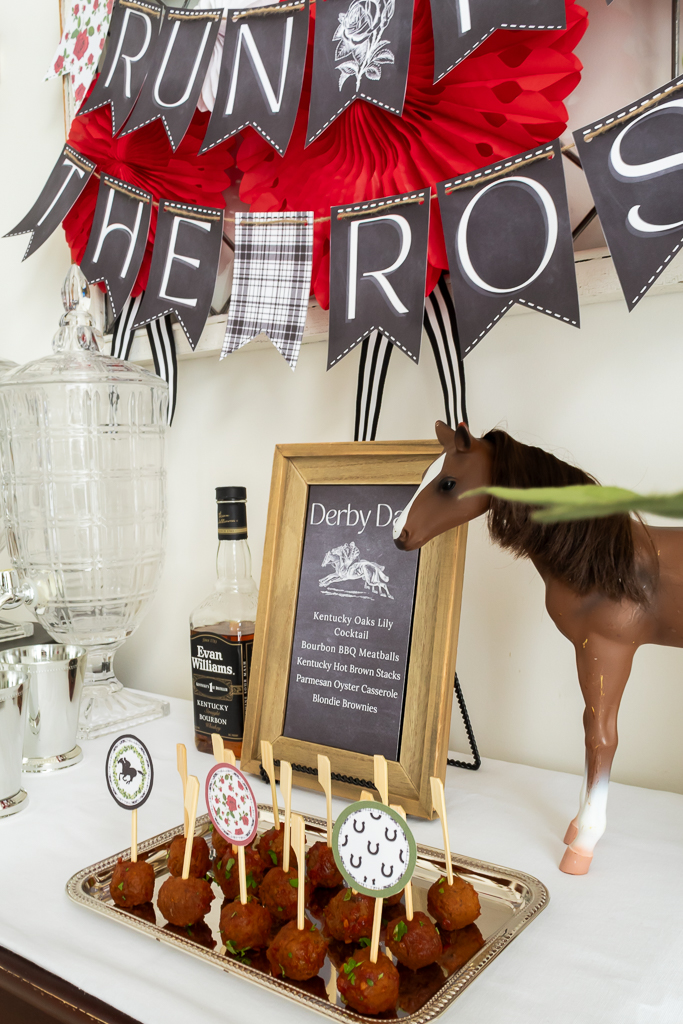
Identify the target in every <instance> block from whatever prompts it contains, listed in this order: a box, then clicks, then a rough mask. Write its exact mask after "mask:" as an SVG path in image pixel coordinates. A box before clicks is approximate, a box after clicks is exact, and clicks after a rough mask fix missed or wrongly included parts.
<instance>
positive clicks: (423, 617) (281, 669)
mask: <svg viewBox="0 0 683 1024" xmlns="http://www.w3.org/2000/svg"><path fill="white" fill-rule="evenodd" d="M441 452H442V448H441V445H440V444H439V443H438V442H436V441H397V442H384V441H373V442H362V443H357V442H340V443H333V444H286V445H278V446H277V447H276V449H275V457H274V462H273V475H272V481H271V489H270V502H269V507H268V521H267V525H266V540H265V547H264V552H263V568H262V573H261V586H260V594H259V606H258V615H257V621H256V632H255V637H254V656H253V661H252V666H251V673H250V677H249V700H248V705H247V716H246V722H245V730H244V742H243V747H242V762H241V763H242V769H243V770H245V771H247V772H250V773H252V774H255V775H258V774H259V772H260V768H261V758H260V749H261V747H260V741H261V740H263V739H265V740H269V741H270V742H271V743H272V744H273V750H274V757H275V759H276V761H277V760H279V759H284V760H286V761H290V762H291V763H292V766H293V778H294V782H295V784H296V785H299V786H303V787H305V788H307V789H317V788H318V782H317V779H316V775H317V755H318V754H327V755H328V757H329V758H330V762H331V766H332V772H333V776H334V775H335V774H336V775H341V776H344V778H345V779H346V780H348V781H339V780H334V778H333V784H332V788H333V792H334V793H335V795H337V796H339V797H342V798H344V799H346V800H357V799H358V798H359V796H360V791H361V789H362V788H363V785H362V783H364V782H370V780H372V778H373V760H372V757H371V756H369V755H366V754H359V753H356V752H354V751H351V750H342V749H339V748H336V747H329V746H326V745H323V744H317V743H311V742H304V741H301V740H297V739H292V738H290V737H288V736H284V735H283V726H284V718H285V709H286V704H287V688H288V681H289V671H290V662H291V657H292V646H293V638H294V627H295V620H296V611H297V597H298V590H299V576H300V568H301V561H302V556H303V545H304V535H305V528H306V518H307V508H308V491H309V487H310V486H311V485H313V484H414V485H415V486H417V485H418V484H419V483H420V480H421V479H422V476H423V474H424V472H425V470H426V468H427V467H428V466H429V464H430V463H431V462H433V461H434V459H436V458H437V457H438V456H439V455H440V454H441ZM466 540H467V526H466V525H465V526H461V527H458V528H457V529H455V530H450V531H449V532H448V533H445V534H442V535H441V536H440V537H437V538H435V539H434V540H432V541H430V542H429V543H428V544H426V545H425V547H424V548H423V549H422V551H421V553H420V561H419V567H418V573H417V584H416V591H415V603H414V610H413V628H412V635H411V642H410V655H409V663H408V676H407V680H406V692H405V704H404V714H403V728H402V734H401V745H400V754H399V759H398V761H389V762H388V767H389V791H390V795H391V800H392V802H395V803H400V804H401V805H402V806H403V807H404V808H405V810H406V811H407V812H408V813H409V814H415V815H418V816H419V817H423V818H432V817H433V815H434V810H433V807H432V797H431V790H430V784H429V779H430V777H431V776H432V775H436V776H438V777H439V778H441V779H442V780H443V779H444V777H445V771H446V760H447V753H448V738H449V732H450V722H451V705H452V701H453V679H454V673H455V659H456V653H457V645H458V627H459V621H460V604H461V597H462V581H463V574H464V567H465V546H466ZM294 765H297V766H300V767H303V768H307V769H309V770H311V771H310V773H307V772H304V771H298V770H297V769H296V768H294ZM352 780H357V781H358V783H359V784H358V785H357V784H356V782H355V781H352Z"/></svg>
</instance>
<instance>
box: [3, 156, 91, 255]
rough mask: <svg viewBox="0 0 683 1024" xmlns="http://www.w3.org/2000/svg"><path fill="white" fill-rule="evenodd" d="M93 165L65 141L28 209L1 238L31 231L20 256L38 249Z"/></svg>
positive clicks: (72, 202)
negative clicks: (55, 161) (38, 193)
mask: <svg viewBox="0 0 683 1024" xmlns="http://www.w3.org/2000/svg"><path fill="white" fill-rule="evenodd" d="M95 167H96V164H94V163H92V162H91V161H90V160H86V158H85V157H84V156H81V154H80V153H79V152H77V150H75V149H73V148H72V147H71V146H69V145H66V146H64V149H63V150H62V152H61V153H60V155H59V159H58V160H57V163H56V164H55V165H54V167H53V168H52V170H51V171H50V177H49V178H48V179H47V181H46V182H45V185H44V186H43V190H42V192H41V193H40V195H39V196H38V198H37V199H36V201H35V203H34V204H33V206H32V207H31V209H30V210H29V212H28V213H27V214H26V216H25V217H24V218H23V220H20V221H19V223H18V224H17V226H16V227H15V228H12V230H11V231H8V232H7V234H6V235H4V237H5V238H12V236H13V235H25V234H27V233H28V232H29V231H30V232H31V237H30V238H29V240H28V246H27V247H26V252H25V253H24V255H23V257H22V258H23V259H26V258H27V257H28V256H30V255H31V253H34V252H35V251H36V249H39V248H40V246H41V245H42V244H43V242H45V241H47V239H48V238H49V237H50V235H51V234H52V232H53V231H54V230H55V228H56V227H57V225H58V224H61V222H62V221H63V220H64V218H65V217H66V215H67V213H68V212H69V210H70V209H71V207H72V206H73V205H74V203H75V202H76V200H77V199H78V197H79V196H80V194H81V192H82V191H83V189H84V188H85V186H86V185H87V184H88V181H89V180H90V175H91V174H92V173H93V171H94V170H95Z"/></svg>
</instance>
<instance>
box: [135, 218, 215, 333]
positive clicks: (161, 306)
mask: <svg viewBox="0 0 683 1024" xmlns="http://www.w3.org/2000/svg"><path fill="white" fill-rule="evenodd" d="M222 239H223V211H222V210H213V209H210V208H207V207H204V206H192V205H190V204H188V203H174V202H173V201H172V200H170V199H162V200H161V201H160V202H159V216H158V217H157V226H156V234H155V236H154V249H153V250H152V264H151V266H150V270H149V281H148V282H147V288H146V289H145V295H144V298H143V300H142V302H141V303H140V308H139V309H138V312H137V316H136V318H135V323H134V324H132V325H131V329H132V330H135V329H136V328H137V327H143V326H144V325H145V324H148V323H151V322H152V320H159V319H160V318H161V317H162V316H166V315H167V314H169V313H173V314H175V316H176V317H177V319H178V322H179V324H180V326H181V327H182V329H183V330H184V332H185V335H186V337H187V340H188V341H189V343H190V345H191V347H192V348H193V349H194V348H196V347H197V343H198V341H199V338H200V336H201V333H202V331H203V330H204V325H205V323H206V318H207V317H208V315H209V310H210V309H211V298H212V296H213V290H214V287H215V285H216V273H217V271H218V260H219V258H220V252H221V242H222Z"/></svg>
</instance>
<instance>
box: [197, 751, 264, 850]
mask: <svg viewBox="0 0 683 1024" xmlns="http://www.w3.org/2000/svg"><path fill="white" fill-rule="evenodd" d="M206 806H207V809H208V811H209V817H210V818H211V821H212V823H213V827H214V828H215V829H218V831H219V832H220V834H221V835H222V836H223V838H224V839H227V841H228V842H229V843H234V845H235V846H246V845H247V844H248V843H250V842H251V841H252V839H253V838H254V836H255V835H256V826H257V825H258V806H257V804H256V797H255V796H254V794H253V792H252V789H251V786H250V785H249V783H248V782H247V780H246V778H245V776H244V775H243V774H242V772H241V771H240V770H239V768H235V767H234V766H233V765H231V764H216V765H214V766H213V768H212V769H211V771H210V772H209V774H208V775H207V777H206Z"/></svg>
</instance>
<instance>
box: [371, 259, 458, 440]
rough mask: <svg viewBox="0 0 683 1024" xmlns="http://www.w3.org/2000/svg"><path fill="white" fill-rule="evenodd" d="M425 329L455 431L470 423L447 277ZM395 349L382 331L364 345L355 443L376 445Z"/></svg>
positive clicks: (430, 299) (430, 303)
mask: <svg viewBox="0 0 683 1024" xmlns="http://www.w3.org/2000/svg"><path fill="white" fill-rule="evenodd" d="M424 326H425V330H426V332H427V337H428V338H429V341H430V343H431V346H432V351H433V353H434V360H435V362H436V369H437V372H438V374H439V380H440V382H441V390H442V391H443V401H444V408H445V411H446V422H447V423H448V425H449V426H451V427H454V426H456V424H458V423H460V422H465V423H467V404H466V398H465V370H464V367H463V360H462V355H461V353H460V339H459V337H458V328H457V324H456V320H455V307H454V305H453V299H452V298H451V293H450V291H449V289H448V285H447V283H446V278H445V275H443V274H442V275H441V277H440V278H439V281H438V283H437V285H436V287H435V288H434V291H433V292H432V293H431V294H430V295H428V296H427V298H426V299H425V311H424ZM393 347H394V346H393V345H392V344H391V342H390V341H389V339H388V338H387V337H386V336H385V335H383V334H382V332H381V331H373V332H372V334H370V335H368V337H367V338H366V339H365V341H364V342H363V344H362V347H361V354H360V365H359V367H358V389H357V392H356V424H355V431H354V440H355V441H374V440H375V438H376V436H377V424H378V422H379V414H380V411H381V408H382V397H383V395H384V384H385V381H386V377H387V370H388V368H389V360H390V358H391V353H392V350H393Z"/></svg>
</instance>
